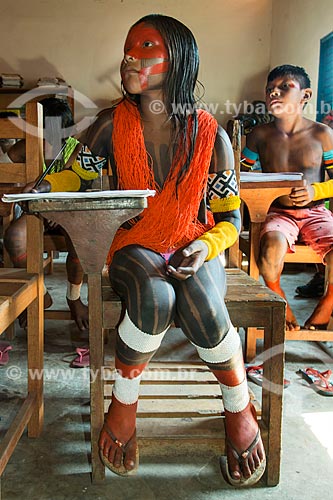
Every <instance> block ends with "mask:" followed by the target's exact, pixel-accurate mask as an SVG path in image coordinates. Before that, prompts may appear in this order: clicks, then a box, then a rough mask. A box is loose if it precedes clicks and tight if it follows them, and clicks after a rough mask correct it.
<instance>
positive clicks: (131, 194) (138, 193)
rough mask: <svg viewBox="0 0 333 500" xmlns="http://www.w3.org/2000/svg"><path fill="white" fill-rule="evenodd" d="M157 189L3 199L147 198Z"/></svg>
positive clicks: (7, 199)
mask: <svg viewBox="0 0 333 500" xmlns="http://www.w3.org/2000/svg"><path fill="white" fill-rule="evenodd" d="M154 195H155V191H153V190H151V189H136V190H135V189H134V190H132V189H129V190H115V191H84V192H82V193H77V192H75V193H73V192H57V193H17V194H4V195H3V196H2V201H4V202H5V203H17V202H19V201H28V200H69V199H72V200H78V199H83V200H85V199H89V198H94V199H98V198H107V199H110V198H145V197H147V196H154Z"/></svg>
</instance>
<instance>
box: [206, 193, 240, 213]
mask: <svg viewBox="0 0 333 500" xmlns="http://www.w3.org/2000/svg"><path fill="white" fill-rule="evenodd" d="M240 204H241V200H240V197H239V196H229V197H228V198H216V199H213V200H209V205H210V208H211V211H212V212H213V213H217V212H230V210H238V209H239V207H240Z"/></svg>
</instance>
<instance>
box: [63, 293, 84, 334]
mask: <svg viewBox="0 0 333 500" xmlns="http://www.w3.org/2000/svg"><path fill="white" fill-rule="evenodd" d="M67 304H68V307H69V310H70V312H71V315H72V318H73V319H74V321H75V323H76V324H77V327H78V329H79V330H81V331H83V330H88V328H89V311H88V306H86V305H84V304H83V303H82V301H81V299H77V300H70V299H67Z"/></svg>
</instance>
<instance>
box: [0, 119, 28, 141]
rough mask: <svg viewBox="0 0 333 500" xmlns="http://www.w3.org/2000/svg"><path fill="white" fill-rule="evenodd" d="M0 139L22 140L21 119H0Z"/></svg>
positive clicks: (23, 126) (23, 132)
mask: <svg viewBox="0 0 333 500" xmlns="http://www.w3.org/2000/svg"><path fill="white" fill-rule="evenodd" d="M0 137H1V139H24V138H25V121H24V120H22V118H15V117H12V118H11V119H8V118H0Z"/></svg>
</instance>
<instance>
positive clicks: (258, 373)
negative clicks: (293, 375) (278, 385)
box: [246, 365, 290, 389]
mask: <svg viewBox="0 0 333 500" xmlns="http://www.w3.org/2000/svg"><path fill="white" fill-rule="evenodd" d="M263 374H264V367H263V365H247V366H246V375H247V378H248V379H249V380H251V382H254V383H255V384H257V385H259V386H260V387H262V382H263ZM289 386H290V380H287V379H286V378H284V379H283V388H284V389H286V388H287V387H289Z"/></svg>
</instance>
